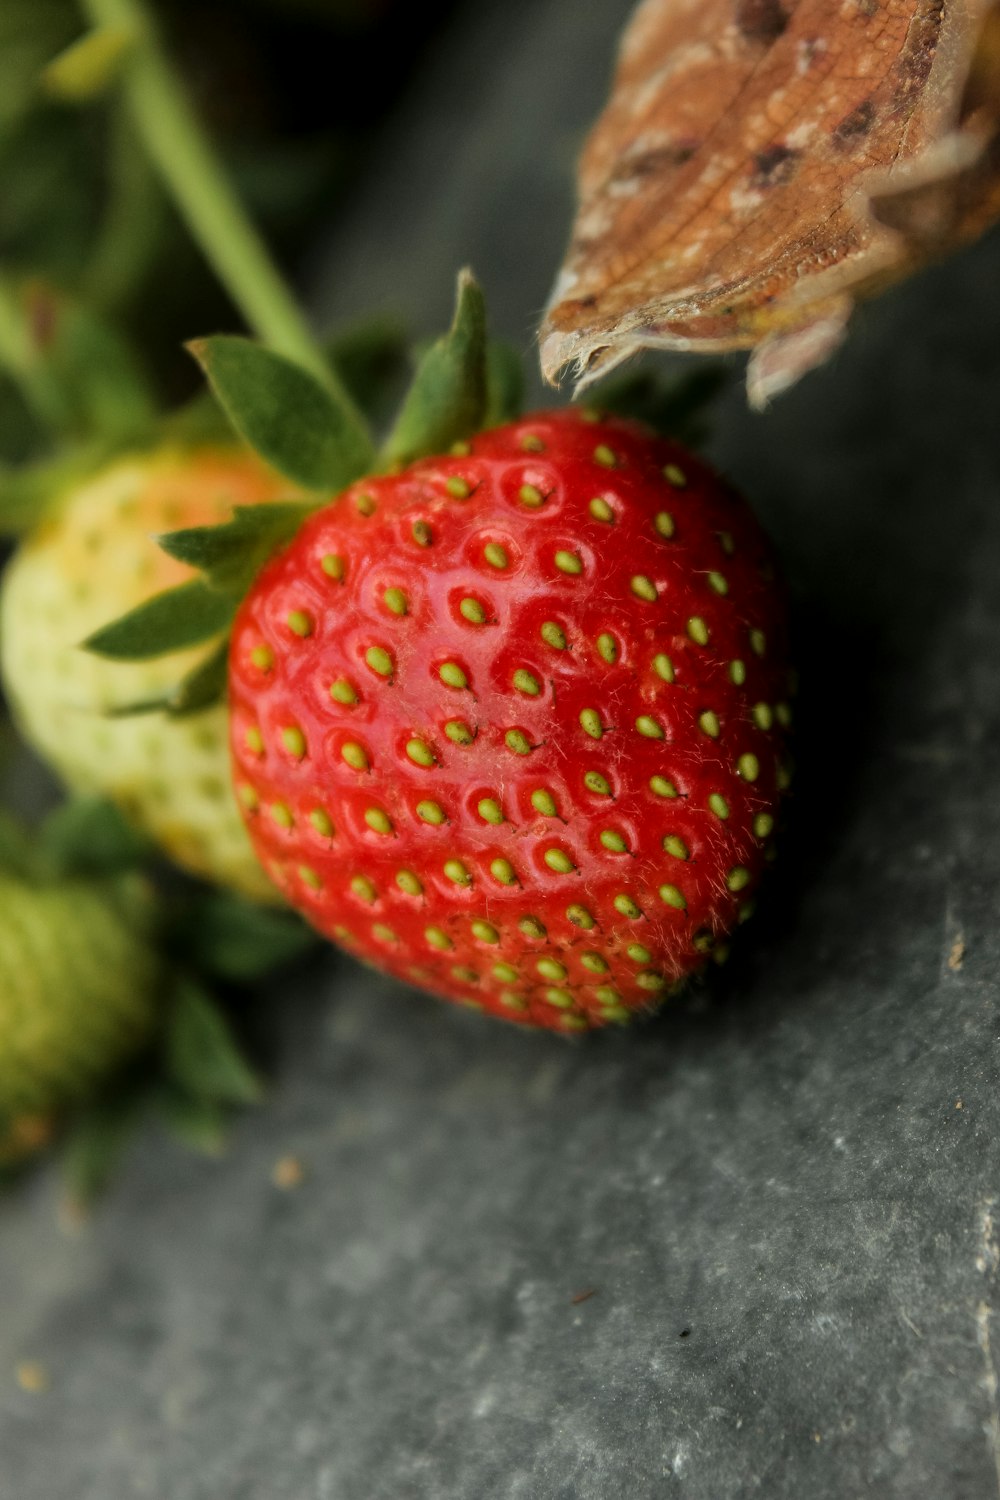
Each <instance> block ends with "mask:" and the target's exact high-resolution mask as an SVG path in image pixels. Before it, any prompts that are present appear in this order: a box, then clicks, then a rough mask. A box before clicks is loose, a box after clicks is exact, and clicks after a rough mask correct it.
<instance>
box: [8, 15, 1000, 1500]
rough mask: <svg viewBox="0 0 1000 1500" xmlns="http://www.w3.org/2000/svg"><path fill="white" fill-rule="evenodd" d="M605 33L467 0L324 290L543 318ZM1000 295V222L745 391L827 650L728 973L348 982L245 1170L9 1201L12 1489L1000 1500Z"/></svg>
mask: <svg viewBox="0 0 1000 1500" xmlns="http://www.w3.org/2000/svg"><path fill="white" fill-rule="evenodd" d="M625 9H626V6H625V5H624V4H622V3H611V0H587V4H586V5H580V4H579V3H578V0H531V3H530V4H529V3H527V0H521V3H520V4H515V3H508V4H503V5H501V4H498V3H483V4H476V5H473V6H471V7H468V8H467V16H466V20H465V22H464V25H463V27H460V28H458V29H457V30H456V33H455V36H454V40H453V42H452V43H451V44H450V46H451V50H450V52H448V53H442V55H441V58H440V62H439V65H438V67H437V68H436V69H435V70H433V71H432V72H431V74H430V75H429V76H427V77H425V79H424V81H423V83H422V85H421V87H420V89H419V90H418V91H417V93H416V94H415V95H414V96H413V98H412V99H411V100H410V102H409V104H408V106H407V109H406V112H405V115H404V117H403V118H402V119H401V120H400V122H399V126H398V129H397V130H395V131H394V132H393V133H391V134H390V136H389V137H388V138H387V140H386V141H385V144H384V150H383V154H382V162H381V166H380V169H379V170H378V171H376V172H375V173H374V175H373V177H372V180H371V183H370V186H369V188H368V189H367V190H366V192H365V194H364V196H363V197H360V198H359V199H358V200H357V201H356V202H355V203H354V205H353V206H352V211H351V216H350V222H345V223H344V224H343V225H342V227H341V229H340V230H338V232H337V234H336V235H335V237H334V241H333V243H332V245H331V246H330V247H329V252H328V254H327V255H326V256H325V257H324V264H325V268H326V269H325V271H324V275H323V287H322V294H321V298H320V300H321V302H322V303H323V304H324V305H325V307H326V308H327V309H328V310H329V311H331V312H336V313H338V314H345V313H347V312H349V311H350V310H351V309H352V308H355V307H359V306H361V305H364V303H365V302H366V301H369V300H376V299H375V298H374V297H373V293H374V292H375V290H376V289H379V288H381V290H382V295H381V296H380V297H379V298H378V299H377V300H382V301H385V300H387V299H386V298H385V296H384V289H385V288H386V287H390V288H391V289H392V290H393V292H394V294H395V300H396V302H397V304H401V305H403V306H404V307H405V308H407V309H409V310H411V311H412V312H413V314H414V316H415V318H416V320H417V321H418V322H419V323H421V324H422V326H428V327H430V326H433V325H434V324H435V323H436V322H439V321H440V320H441V318H442V317H443V316H444V315H445V314H446V312H447V304H448V301H449V298H450V286H449V285H448V284H447V283H448V280H449V277H450V271H451V268H452V267H453V266H454V265H455V264H457V263H459V262H461V261H463V260H466V259H468V260H471V261H473V262H474V263H475V264H476V266H477V267H478V269H479V270H480V273H481V275H482V277H483V279H484V280H485V281H486V283H487V286H488V288H489V290H490V291H491V293H492V295H493V303H494V307H495V309H496V310H497V313H498V321H499V323H500V326H501V327H502V328H503V329H504V330H505V331H507V332H508V333H512V334H513V335H514V336H524V337H525V338H526V336H527V333H528V330H529V329H530V327H531V324H532V320H533V317H534V313H535V311H536V310H537V309H538V307H539V306H540V304H541V302H542V300H543V298H544V294H545V289H546V284H547V282H548V280H549V278H550V276H551V274H552V270H553V267H554V265H555V262H556V259H557V257H558V253H559V248H560V245H561V241H562V238H563V236H564V234H565V230H566V224H567V218H568V211H569V199H568V191H567V187H568V183H567V178H566V174H567V173H568V169H569V164H570V160H571V157H572V154H573V151H574V149H575V134H576V131H577V130H578V127H579V125H580V123H581V122H582V121H583V120H585V119H586V118H587V116H588V114H589V113H590V112H591V111H592V110H593V108H594V107H595V106H596V104H597V101H598V100H599V98H600V93H601V89H602V87H603V74H604V73H605V72H606V68H607V64H608V47H609V44H610V39H611V37H612V36H613V34H614V32H615V30H616V27H617V25H618V23H619V22H620V20H621V18H622V16H623V14H624V12H625ZM390 207H391V211H390ZM998 287H1000V239H998V238H997V237H996V236H994V237H993V238H992V239H991V240H990V241H988V242H986V243H984V244H982V245H981V246H979V247H977V248H976V249H975V250H973V251H971V252H969V253H968V254H966V255H965V256H963V257H961V258H960V259H956V260H955V261H953V262H952V263H951V264H950V265H948V266H946V267H942V268H940V269H939V270H936V271H934V272H933V273H931V274H929V275H927V276H925V277H923V278H921V280H920V281H919V282H918V283H915V284H913V285H911V286H909V287H907V288H905V289H903V290H902V291H900V292H898V293H896V294H893V295H892V296H891V297H888V298H886V299H885V300H883V301H882V302H881V303H879V304H877V305H874V306H873V307H871V308H870V309H869V310H867V312H866V313H865V314H864V315H863V316H862V317H861V318H860V319H859V322H858V324H857V326H856V328H855V330H854V332H853V335H852V338H851V341H850V343H849V345H848V347H847V349H846V350H845V351H844V353H843V354H842V355H841V356H840V357H839V358H838V359H837V360H836V362H835V363H834V364H833V365H832V366H831V367H830V368H828V369H827V370H825V371H823V372H821V373H820V374H817V375H815V376H813V377H811V378H810V379H809V380H807V381H806V382H805V383H804V384H803V385H802V386H801V387H800V388H798V389H797V390H796V391H794V392H792V393H791V394H790V395H789V396H787V397H786V398H784V399H783V400H782V401H781V402H780V403H779V404H778V405H777V406H776V407H775V408H774V410H773V412H772V413H771V414H770V415H768V416H766V417H763V418H761V417H752V416H751V415H749V414H748V413H747V412H746V410H745V408H744V407H743V404H742V400H741V397H740V395H739V393H738V392H736V391H734V392H733V393H732V395H731V396H730V397H728V398H727V400H726V402H725V409H724V413H723V420H722V423H721V425H720V433H719V437H718V439H717V442H716V451H717V456H718V457H719V459H720V461H721V462H723V463H724V464H725V466H726V467H727V468H728V469H729V471H730V472H731V473H732V474H733V475H734V476H735V477H736V478H737V479H738V480H739V481H741V482H742V483H743V484H745V485H746V487H747V488H748V489H749V490H750V491H751V492H752V493H753V495H754V496H755V498H756V500H757V503H758V507H759V509H760V511H761V512H762V514H763V515H764V517H765V519H766V521H767V523H768V524H769V526H770V528H771V530H772V532H773V533H774V535H775V537H776V539H777V541H778V544H779V547H780V549H781V551H782V553H783V555H784V557H785V559H786V563H787V570H788V573H789V576H790V578H791V581H792V585H793V588H794V590H795V594H796V599H797V605H796V609H797V617H798V639H799V654H800V659H801V666H802V671H803V693H802V702H801V725H800V735H799V760H800V779H799V783H798V791H797V796H796V799H795V804H794V807H793V812H792V821H791V827H790V830H789V834H788V838H787V841H786V849H785V851H784V859H783V862H782V869H781V870H780V872H779V873H778V874H777V876H776V878H775V881H774V884H773V887H772V890H771V894H770V898H769V900H768V901H766V902H765V903H764V910H763V911H762V913H761V915H760V917H759V919H758V921H757V923H756V924H755V930H747V932H746V934H745V938H744V940H743V941H742V943H741V945H740V948H739V950H738V952H737V953H736V954H735V955H734V958H733V960H732V963H731V966H730V967H729V968H728V970H727V971H725V972H722V973H720V974H718V975H717V976H713V979H712V980H711V983H710V985H709V987H708V988H705V989H701V990H699V991H696V992H695V993H694V994H692V995H691V996H690V998H689V999H688V1000H687V1002H686V1003H684V1004H683V1005H680V1006H679V1007H678V1008H677V1009H676V1010H675V1011H674V1012H673V1013H671V1014H668V1015H665V1016H664V1017H663V1018H662V1019H661V1020H659V1021H657V1022H655V1023H653V1024H651V1025H649V1026H646V1027H644V1028H642V1029H640V1030H637V1031H633V1032H628V1033H623V1034H615V1035H613V1036H608V1037H601V1038H596V1039H593V1040H590V1041H587V1042H585V1043H583V1044H581V1045H572V1044H568V1043H565V1042H562V1041H559V1040H557V1039H553V1038H548V1037H543V1036H532V1035H521V1034H520V1033H518V1032H516V1031H515V1030H514V1029H512V1028H511V1029H506V1028H504V1027H502V1026H501V1025H499V1024H495V1023H494V1024H490V1023H482V1022H479V1021H478V1020H477V1019H476V1018H475V1017H470V1016H467V1015H465V1014H464V1013H458V1012H456V1011H453V1010H452V1009H451V1008H447V1007H443V1006H439V1005H437V1004H435V1003H434V1002H433V1001H431V1000H428V999H425V998H422V997H419V996H417V995H414V994H413V993H411V992H408V991H405V990H402V989H400V988H399V987H397V986H395V985H393V984H390V983H389V982H387V981H385V982H383V981H380V980H379V979H377V978H375V977H372V976H371V975H368V974H364V973H362V971H361V970H359V969H357V968H356V967H354V966H352V965H351V964H350V963H348V962H347V961H346V960H345V961H340V962H331V963H330V964H329V965H325V966H323V967H321V968H320V969H318V970H316V971H311V972H310V973H308V974H306V975H303V976H299V977H298V978H297V979H296V981H295V982H294V983H290V984H289V985H287V986H286V987H285V988H284V989H283V990H282V991H280V992H276V993H275V994H274V995H273V997H271V1005H272V1007H273V1009H272V1013H271V1015H270V1019H268V1017H267V1013H265V1021H266V1022H267V1025H266V1030H267V1031H268V1033H269V1035H270V1037H271V1045H272V1050H273V1051H274V1052H275V1055H276V1074H277V1082H276V1086H275V1091H274V1096H273V1098H272V1100H271V1101H270V1103H269V1105H268V1107H267V1108H266V1109H265V1110H263V1111H261V1112H259V1113H256V1114H255V1115H253V1116H252V1117H251V1118H247V1119H246V1120H245V1121H244V1123H243V1124H242V1125H241V1127H240V1129H239V1131H238V1132H237V1137H236V1140H235V1144H234V1149H233V1152H232V1154H231V1155H230V1157H229V1158H228V1159H227V1160H225V1161H224V1162H221V1163H205V1162H202V1161H199V1160H195V1159H192V1158H188V1157H185V1156H183V1155H181V1154H180V1153H179V1152H178V1151H175V1150H174V1149H172V1148H170V1147H169V1146H166V1145H164V1144H162V1143H161V1142H160V1141H159V1140H157V1139H154V1138H150V1139H148V1140H146V1141H144V1142H143V1144H142V1146H141V1148H140V1149H139V1150H137V1151H136V1152H135V1153H134V1154H133V1156H132V1158H131V1160H130V1162H129V1163H128V1166H127V1169H126V1171H125V1173H124V1176H123V1179H122V1181H121V1182H120V1184H119V1186H118V1188H117V1189H116V1191H115V1192H114V1194H113V1195H112V1197H111V1198H110V1200H109V1201H108V1203H107V1204H106V1206H105V1208H104V1209H103V1210H102V1212H101V1213H100V1214H99V1215H98V1216H97V1217H96V1219H95V1220H94V1221H93V1222H92V1223H91V1224H90V1225H89V1226H88V1227H87V1228H86V1229H85V1230H84V1231H83V1232H82V1233H80V1234H78V1235H76V1236H67V1235H66V1234H64V1233H62V1232H60V1231H59V1230H58V1229H57V1227H56V1222H55V1203H56V1192H55V1186H54V1184H53V1182H52V1181H51V1180H50V1179H49V1178H48V1177H46V1176H44V1175H43V1176H42V1177H38V1178H35V1179H33V1180H31V1181H29V1182H27V1183H25V1184H24V1185H23V1186H22V1187H21V1188H19V1189H18V1191H17V1192H16V1193H15V1194H14V1195H13V1197H11V1198H10V1199H8V1200H7V1201H6V1202H4V1203H2V1204H0V1496H2V1497H3V1500H133V1497H146V1496H150V1497H154V1500H167V1497H169V1500H410V1497H415V1500H416V1497H420V1500H618V1497H628V1500H633V1497H634V1500H646V1497H657V1500H659V1497H663V1500H668V1497H673V1496H678V1497H684V1500H737V1497H744V1496H747V1497H749V1496H758V1495H759V1496H763V1497H766V1500H800V1497H806V1496H807V1497H810V1500H855V1497H860V1496H868V1495H874V1496H884V1497H887V1500H917V1497H924V1496H932V1497H935V1500H936V1497H948V1500H987V1497H993V1496H995V1495H996V1494H997V1491H998V1456H997V1455H998V1438H1000V1428H998V1415H997V1413H998V1396H997V1383H998V1368H1000V1317H998V1314H997V1310H998V1309H1000V1288H998V1265H1000V1248H998V1247H1000V1168H998V1152H997V1140H998V1130H1000V1095H998V1089H997V1039H998V998H1000V984H998V979H1000V935H998V923H997V887H998V876H1000V591H998V585H997V579H998V576H1000V419H998V412H1000V370H998V357H997V355H998V348H1000V295H998ZM389 300H391V299H389ZM963 945H964V948H963ZM960 954H961V957H960V956H959V955H960ZM288 1152H292V1153H295V1154H296V1155H298V1156H299V1157H300V1158H301V1159H302V1161H303V1163H304V1165H305V1168H306V1177H305V1180H304V1181H303V1183H302V1185H301V1186H300V1187H299V1188H297V1189H296V1190H294V1191H290V1192H289V1191H281V1190H280V1189H278V1188H276V1187H275V1186H274V1185H273V1184H272V1182H271V1180H270V1173H271V1168H272V1166H273V1163H274V1162H275V1160H276V1159H277V1158H278V1157H280V1156H281V1155H283V1154H285V1153H288ZM589 1292H592V1293H593V1295H591V1296H589V1297H587V1298H586V1300H580V1298H581V1295H582V1294H584V1293H589ZM28 1358H30V1359H37V1360H40V1361H42V1362H43V1363H44V1364H45V1366H46V1367H47V1369H48V1371H49V1373H50V1377H51V1387H50V1390H49V1391H48V1393H47V1394H44V1395H35V1396H31V1395H28V1394H26V1393H24V1392H22V1391H20V1390H18V1388H17V1386H16V1384H15V1381H14V1378H13V1370H14V1366H15V1363H16V1362H17V1361H18V1360H20V1359H28Z"/></svg>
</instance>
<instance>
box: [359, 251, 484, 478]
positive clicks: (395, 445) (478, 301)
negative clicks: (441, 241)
mask: <svg viewBox="0 0 1000 1500" xmlns="http://www.w3.org/2000/svg"><path fill="white" fill-rule="evenodd" d="M485 412H486V303H485V301H484V299H483V294H482V292H481V290H480V288H479V286H478V285H477V283H476V282H475V280H474V279H473V277H472V273H471V272H470V271H462V272H461V274H460V275H459V278H458V297H457V300H456V305H455V316H454V319H453V321H452V325H451V328H450V329H449V330H448V332H447V334H445V336H444V337H443V338H441V339H438V341H437V342H436V343H435V344H432V345H431V347H430V349H428V351H427V353H426V354H425V355H424V357H423V359H422V360H421V361H420V364H419V366H418V367H417V372H416V374H415V375H414V377H413V383H412V385H411V386H410V389H409V392H408V393H407V396H406V399H405V400H404V402H403V409H402V411H401V412H400V414H399V416H398V417H397V419H396V425H395V426H394V428H393V430H392V432H391V433H390V435H389V439H388V442H387V443H386V446H385V454H384V457H385V459H386V461H387V462H389V463H410V462H412V461H413V459H416V458H421V457H423V456H424V455H425V454H429V453H445V452H447V450H448V449H449V448H450V447H451V446H452V444H453V443H457V442H459V441H460V440H461V439H462V438H466V437H468V436H469V435H470V433H473V432H475V431H477V430H478V428H480V427H481V426H482V423H483V418H484V415H485Z"/></svg>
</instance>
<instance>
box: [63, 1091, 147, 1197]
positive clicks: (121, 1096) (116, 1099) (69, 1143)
mask: <svg viewBox="0 0 1000 1500" xmlns="http://www.w3.org/2000/svg"><path fill="white" fill-rule="evenodd" d="M144 1106H145V1100H144V1099H143V1096H142V1092H141V1089H140V1088H139V1087H138V1085H137V1084H133V1085H131V1086H128V1085H125V1086H122V1087H121V1088H119V1089H118V1090H116V1091H115V1092H114V1093H112V1094H110V1095H108V1096H107V1097H106V1098H103V1099H100V1100H98V1101H97V1103H95V1104H92V1105H90V1106H89V1107H88V1108H87V1109H86V1110H84V1111H83V1112H82V1113H81V1114H79V1115H77V1117H76V1119H75V1121H74V1123H73V1125H72V1126H71V1127H70V1129H69V1130H68V1132H67V1134H66V1137H65V1140H64V1142H63V1146H62V1160H61V1166H62V1174H63V1181H64V1183H65V1186H66V1192H67V1196H68V1198H69V1203H70V1206H71V1208H72V1209H73V1210H74V1211H75V1212H77V1213H79V1212H85V1211H86V1210H87V1209H89V1208H91V1207H92V1206H93V1204H94V1202H95V1201H96V1200H97V1199H98V1198H99V1197H100V1196H101V1194H102V1193H103V1192H104V1191H105V1189H106V1188H107V1186H108V1184H109V1182H110V1181H111V1179H112V1177H113V1176H114V1175H115V1173H116V1172H117V1170H118V1168H119V1166H120V1165H121V1161H122V1157H123V1156H124V1154H125V1151H126V1148H127V1147H128V1145H129V1143H130V1142H131V1141H132V1140H133V1139H134V1137H135V1134H136V1131H137V1129H138V1127H139V1124H140V1122H141V1119H142V1114H143V1110H144Z"/></svg>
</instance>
